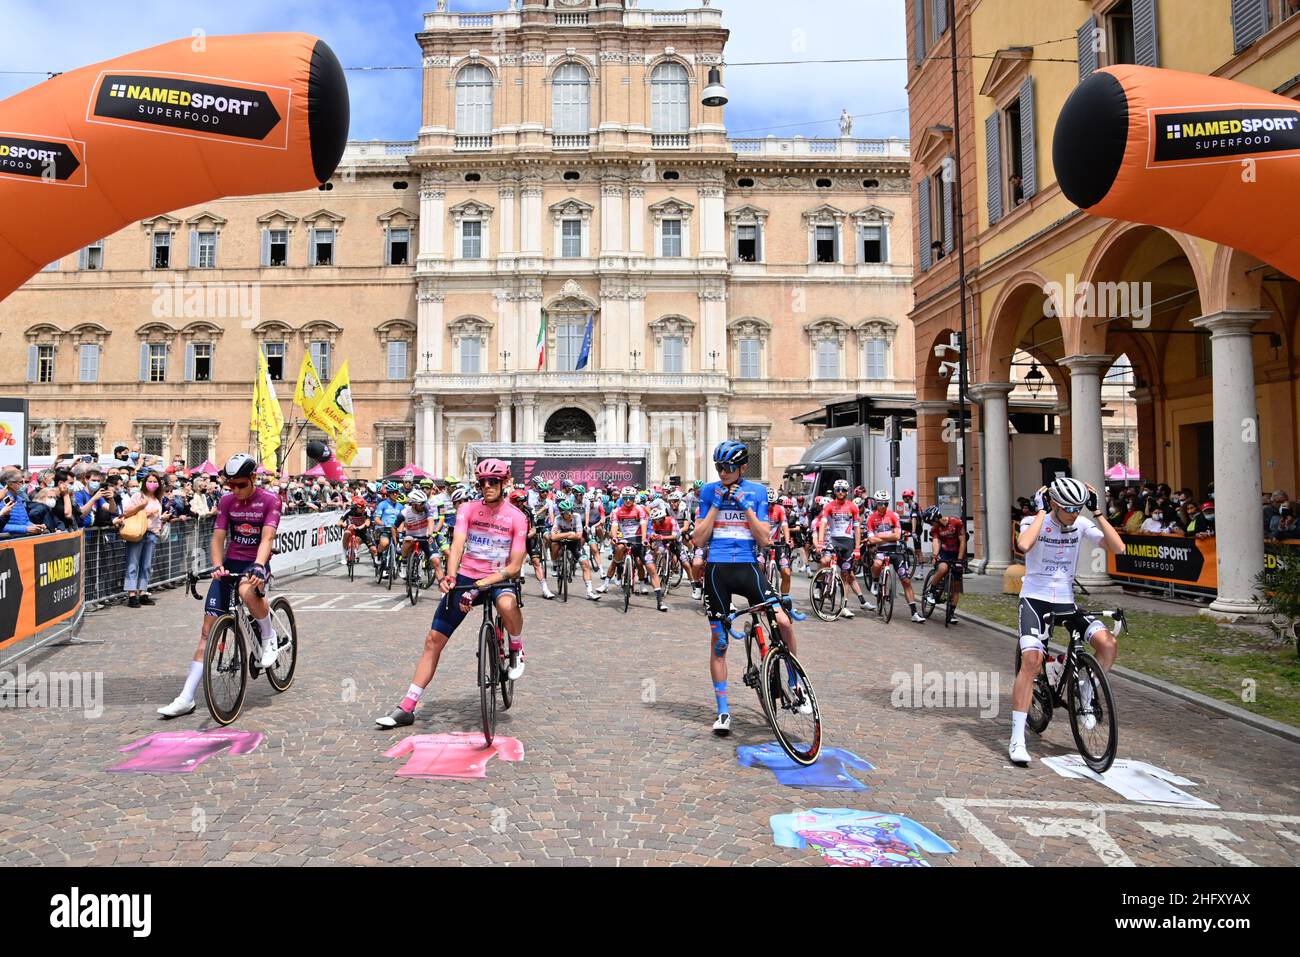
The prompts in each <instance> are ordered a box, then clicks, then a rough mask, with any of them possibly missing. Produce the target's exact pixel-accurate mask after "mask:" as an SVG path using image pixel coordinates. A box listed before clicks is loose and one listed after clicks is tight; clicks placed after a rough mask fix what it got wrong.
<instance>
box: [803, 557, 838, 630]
mask: <svg viewBox="0 0 1300 957" xmlns="http://www.w3.org/2000/svg"><path fill="white" fill-rule="evenodd" d="M844 597H845V596H844V581H843V580H842V579H841V578H840V570H839V568H837V567H836V566H835V565H833V564H832V565H827V566H825V567H823V568H818V569H817V570H816V571H815V572H813V577H812V581H811V582H809V583H808V604H810V605H811V606H812V610H813V614H815V615H816V616H817V617H818V618H820V619H821V620H822V621H834V620H835V619H836V618H839V617H840V612H842V611H844Z"/></svg>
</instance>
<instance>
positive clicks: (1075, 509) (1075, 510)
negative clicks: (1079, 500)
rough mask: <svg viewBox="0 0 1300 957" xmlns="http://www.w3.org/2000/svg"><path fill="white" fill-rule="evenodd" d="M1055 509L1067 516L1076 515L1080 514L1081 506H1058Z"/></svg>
mask: <svg viewBox="0 0 1300 957" xmlns="http://www.w3.org/2000/svg"><path fill="white" fill-rule="evenodd" d="M1056 507H1057V508H1059V509H1060V510H1061V511H1062V512H1065V513H1066V514H1067V515H1078V514H1079V513H1080V512H1082V511H1083V506H1082V505H1069V506H1067V505H1058V506H1056Z"/></svg>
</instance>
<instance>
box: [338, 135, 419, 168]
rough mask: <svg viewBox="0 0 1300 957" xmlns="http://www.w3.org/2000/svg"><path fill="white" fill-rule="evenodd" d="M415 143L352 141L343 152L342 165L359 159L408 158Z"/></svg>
mask: <svg viewBox="0 0 1300 957" xmlns="http://www.w3.org/2000/svg"><path fill="white" fill-rule="evenodd" d="M414 152H415V143H414V142H412V141H410V140H352V141H350V142H349V143H348V144H347V147H346V148H345V149H344V150H343V160H342V163H343V165H347V164H348V163H349V162H352V161H354V160H359V159H367V160H375V159H382V158H384V157H386V156H388V157H391V156H410V155H411V154H412V153H414Z"/></svg>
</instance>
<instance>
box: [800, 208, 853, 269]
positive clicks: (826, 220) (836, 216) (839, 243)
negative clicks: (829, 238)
mask: <svg viewBox="0 0 1300 957" xmlns="http://www.w3.org/2000/svg"><path fill="white" fill-rule="evenodd" d="M847 218H848V213H846V212H845V211H844V210H842V209H840V208H839V207H837V206H832V205H831V204H830V203H822V204H821V205H820V206H814V207H813V208H812V209H808V210H805V211H804V214H803V221H804V228H805V229H806V230H807V231H808V262H809V263H810V264H811V265H814V266H829V265H835V264H838V263H843V262H844V220H845V219H847ZM818 226H834V227H835V261H834V263H823V262H819V261H818V259H817V227H818Z"/></svg>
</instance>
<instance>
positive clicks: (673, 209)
mask: <svg viewBox="0 0 1300 957" xmlns="http://www.w3.org/2000/svg"><path fill="white" fill-rule="evenodd" d="M693 212H695V207H694V206H692V205H691V204H690V203H688V202H686V201H685V200H680V199H677V198H676V197H673V196H670V197H668V199H663V200H660V201H659V202H657V203H655V204H654V205H652V206H651V207H650V215H652V216H653V217H654V218H655V221H656V222H658V221H659V220H661V219H684V220H685V219H690V218H691V214H692V213H693Z"/></svg>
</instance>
